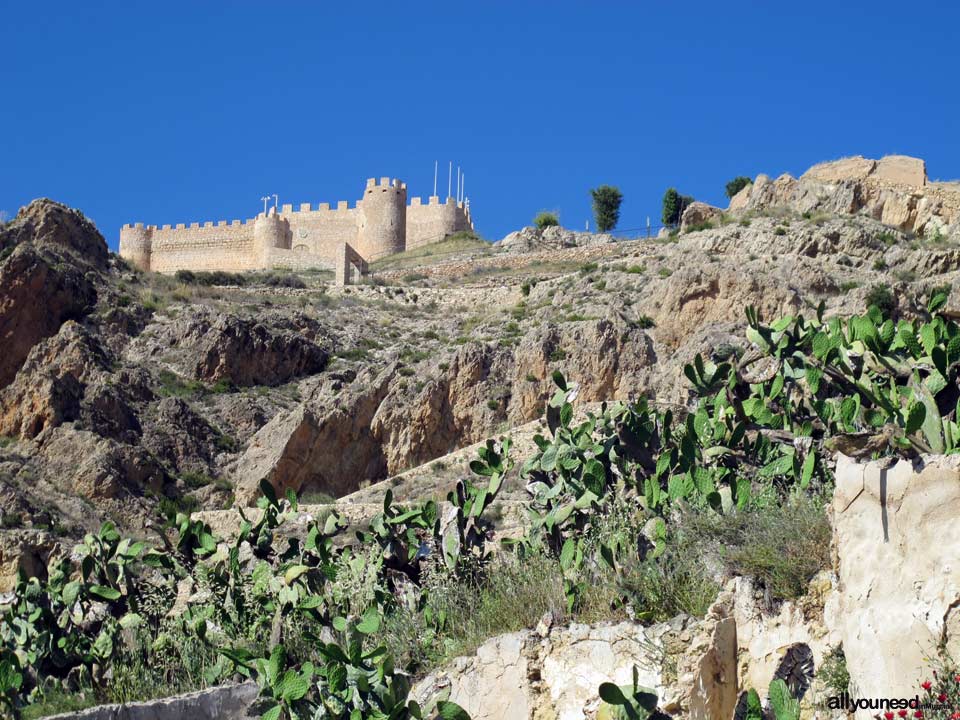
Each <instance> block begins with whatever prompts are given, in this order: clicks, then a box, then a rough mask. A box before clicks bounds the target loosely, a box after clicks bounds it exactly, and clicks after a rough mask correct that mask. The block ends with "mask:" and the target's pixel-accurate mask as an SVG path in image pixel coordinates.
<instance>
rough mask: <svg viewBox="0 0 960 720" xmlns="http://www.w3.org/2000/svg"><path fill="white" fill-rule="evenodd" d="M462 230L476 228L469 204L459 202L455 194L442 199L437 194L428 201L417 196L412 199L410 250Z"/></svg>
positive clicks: (408, 217) (408, 247)
mask: <svg viewBox="0 0 960 720" xmlns="http://www.w3.org/2000/svg"><path fill="white" fill-rule="evenodd" d="M461 230H473V220H471V219H470V206H469V205H467V204H466V203H458V202H457V201H456V200H454V199H453V198H447V201H446V202H445V203H441V202H440V198H439V197H437V196H436V195H433V196H431V197H430V198H429V199H428V204H426V205H423V204H422V203H421V201H420V198H418V197H415V198H413V199H412V200H411V201H410V206H409V207H408V208H407V242H406V249H407V250H412V249H414V248H417V247H420V246H421V245H429V244H430V243H435V242H440V241H441V240H443V239H444V238H445V237H446V236H447V235H452V234H453V233H455V232H460V231H461Z"/></svg>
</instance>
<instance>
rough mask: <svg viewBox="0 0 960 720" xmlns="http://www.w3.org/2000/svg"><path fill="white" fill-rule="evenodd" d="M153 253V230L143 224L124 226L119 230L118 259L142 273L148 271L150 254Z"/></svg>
mask: <svg viewBox="0 0 960 720" xmlns="http://www.w3.org/2000/svg"><path fill="white" fill-rule="evenodd" d="M152 251H153V228H152V227H144V226H143V223H137V224H136V225H124V226H123V227H122V228H120V257H122V258H123V259H124V260H127V261H129V262H130V263H132V264H133V265H134V266H136V267H138V268H140V269H141V270H143V271H144V272H149V271H150V254H151V253H152Z"/></svg>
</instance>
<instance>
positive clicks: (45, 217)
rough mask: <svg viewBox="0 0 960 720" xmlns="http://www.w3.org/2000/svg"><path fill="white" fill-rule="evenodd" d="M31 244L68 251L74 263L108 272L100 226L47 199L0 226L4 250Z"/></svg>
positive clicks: (106, 254) (78, 213) (0, 243)
mask: <svg viewBox="0 0 960 720" xmlns="http://www.w3.org/2000/svg"><path fill="white" fill-rule="evenodd" d="M21 243H30V244H32V245H34V246H36V247H37V248H51V249H53V250H57V251H60V250H66V251H68V252H69V253H70V254H71V255H72V259H73V261H74V262H78V263H80V264H82V265H89V266H92V267H95V268H97V269H99V270H105V269H106V267H107V260H108V258H109V251H108V250H107V242H106V240H104V239H103V235H101V234H100V231H99V230H97V228H96V226H95V225H94V224H93V223H92V222H90V220H88V219H87V218H86V217H85V216H84V215H83V213H81V212H80V211H79V210H73V209H72V208H69V207H67V206H66V205H62V204H60V203H58V202H54V201H53V200H49V199H47V198H43V199H40V200H34V201H33V202H31V203H30V204H29V205H27V206H26V207H22V208H20V212H18V213H17V216H16V217H15V218H14V219H13V220H11V221H10V222H9V223H7V224H6V225H4V226H2V227H0V250H3V249H4V248H7V247H10V246H13V245H19V244H21Z"/></svg>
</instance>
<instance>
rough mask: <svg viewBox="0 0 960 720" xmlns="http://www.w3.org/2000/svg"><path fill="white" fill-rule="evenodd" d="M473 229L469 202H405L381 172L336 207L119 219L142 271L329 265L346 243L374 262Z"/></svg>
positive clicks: (123, 241)
mask: <svg viewBox="0 0 960 720" xmlns="http://www.w3.org/2000/svg"><path fill="white" fill-rule="evenodd" d="M472 229H473V221H472V220H471V218H470V210H469V206H468V205H467V204H465V203H457V202H456V201H455V200H454V199H453V198H449V199H448V200H447V202H446V203H441V202H440V198H438V197H431V198H430V199H429V202H428V204H427V205H423V204H421V201H420V198H413V201H412V202H411V204H410V205H409V206H408V205H407V186H406V185H405V184H404V183H402V182H400V181H399V180H396V179H392V178H389V177H383V178H380V180H379V181H377V180H376V179H374V178H371V179H369V180H367V184H366V187H365V189H364V194H363V197H362V198H361V199H360V200H358V201H357V202H355V203H354V204H353V206H352V207H351V206H350V203H348V202H347V201H343V200H341V201H340V202H338V203H336V205H335V206H330V205H329V204H327V203H320V204H319V205H317V206H316V207H313V206H311V205H310V203H303V204H301V205H299V206H298V208H297V209H296V210H295V209H294V206H293V205H283V206H281V208H280V210H279V212H277V211H276V210H275V209H271V211H270V212H269V213H267V214H262V213H261V214H260V215H258V216H257V217H256V218H251V219H249V220H246V221H244V222H241V221H240V220H233V221H232V222H229V223H228V222H227V221H225V220H221V221H219V222H216V223H214V222H205V223H203V224H202V225H201V224H200V223H192V224H191V225H189V226H187V225H184V224H181V225H176V226H170V225H164V226H162V227H158V226H156V225H146V226H144V225H142V224H140V223H137V224H136V225H124V226H123V228H121V230H120V255H121V256H122V257H124V258H126V259H127V260H129V261H130V262H131V263H133V264H134V265H136V266H137V267H139V268H141V269H143V270H150V271H154V272H166V273H170V272H175V271H177V270H183V269H186V270H199V271H211V270H224V271H228V272H242V271H246V270H261V269H269V268H286V269H291V270H306V269H310V268H316V267H321V268H334V267H336V266H337V263H338V262H341V258H342V257H343V252H344V249H343V246H344V245H346V246H347V247H348V249H349V251H350V252H353V253H355V254H357V255H359V257H360V258H361V259H362V260H363V261H364V262H371V261H373V260H376V259H378V258H381V257H386V256H387V255H392V254H395V253H398V252H403V251H404V250H405V249H408V248H414V247H419V246H421V245H426V244H428V243H431V242H438V241H440V240H443V238H444V237H446V236H447V235H450V234H452V233H455V232H458V231H461V230H472Z"/></svg>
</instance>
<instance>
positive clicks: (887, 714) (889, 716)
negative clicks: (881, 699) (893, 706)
mask: <svg viewBox="0 0 960 720" xmlns="http://www.w3.org/2000/svg"><path fill="white" fill-rule="evenodd" d="M883 716H884V717H885V718H886V719H887V720H893V713H892V712H890V711H889V710H888V711H887V712H885V713H884V714H883Z"/></svg>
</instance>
